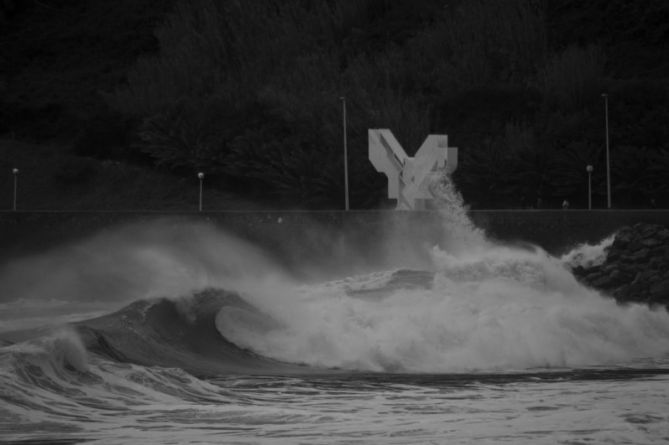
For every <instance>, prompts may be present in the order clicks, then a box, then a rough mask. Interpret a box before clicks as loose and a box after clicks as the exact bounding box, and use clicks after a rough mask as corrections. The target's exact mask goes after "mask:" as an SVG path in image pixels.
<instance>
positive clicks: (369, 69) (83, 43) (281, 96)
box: [0, 0, 669, 208]
mask: <svg viewBox="0 0 669 445" xmlns="http://www.w3.org/2000/svg"><path fill="white" fill-rule="evenodd" d="M0 64H1V65H0V134H6V135H7V136H9V137H16V138H18V139H22V140H30V141H48V142H53V141H57V142H58V145H60V146H62V147H63V152H64V154H63V155H64V156H65V154H66V155H67V156H75V157H77V156H78V157H82V156H83V157H92V158H97V159H100V160H106V159H111V160H114V161H116V162H121V165H140V166H143V167H150V168H154V169H158V170H160V171H161V172H163V173H165V172H167V173H168V175H175V177H184V178H187V179H188V178H191V177H192V174H193V172H196V171H200V170H202V171H206V173H207V178H208V181H209V182H208V183H209V185H210V186H214V185H215V186H216V187H218V188H220V189H221V190H223V191H226V192H232V193H235V194H240V195H243V196H245V197H246V198H248V199H251V200H256V199H260V198H264V199H270V200H271V201H272V203H273V205H274V206H279V207H291V208H295V207H298V208H340V207H341V206H342V205H343V198H342V197H343V188H344V184H343V172H342V170H343V156H342V150H341V140H342V139H341V134H342V128H341V102H340V100H339V97H340V96H346V99H347V107H348V115H347V116H348V120H347V124H348V143H349V161H348V162H349V173H350V190H351V202H352V204H353V207H354V208H370V207H376V206H379V205H381V206H383V205H387V203H385V202H384V200H383V196H384V194H385V178H383V177H382V176H380V175H377V174H376V173H375V172H374V171H373V169H372V168H371V166H370V165H369V162H368V160H367V134H366V132H367V129H368V128H374V127H387V128H391V129H393V132H394V133H395V135H396V136H397V137H398V139H399V140H400V142H401V143H402V144H403V145H404V146H405V148H406V149H407V151H409V152H413V151H414V150H416V148H417V147H418V146H419V145H420V143H421V142H422V140H423V138H424V137H425V135H426V134H427V133H429V132H433V133H436V132H439V133H447V134H449V136H450V141H451V143H452V144H453V145H456V146H458V147H460V150H461V151H460V165H459V168H458V170H457V171H456V174H455V180H456V182H457V185H458V187H459V189H460V190H461V191H462V193H463V195H464V198H465V201H466V202H468V203H469V204H470V205H472V207H474V208H495V207H498V208H499V207H502V208H507V207H534V206H537V205H541V206H543V207H546V206H547V207H558V206H559V205H560V203H561V202H562V201H563V200H564V199H568V200H569V201H570V202H571V203H572V207H578V208H583V207H584V206H585V205H586V203H587V200H586V196H585V192H584V191H585V190H586V187H587V185H586V181H587V176H586V170H585V166H586V165H593V167H594V172H593V176H592V180H593V204H594V206H595V207H600V208H601V207H602V206H603V205H604V203H605V202H606V177H605V152H604V103H603V100H602V96H601V93H602V92H607V93H608V101H609V118H610V136H611V158H612V165H611V169H612V179H613V180H612V183H613V196H614V207H620V208H630V207H635V208H636V207H646V206H649V205H651V203H653V204H652V205H655V206H661V207H666V206H669V181H667V180H666V177H667V176H669V126H667V124H666V123H667V122H669V2H666V1H664V0H647V1H635V0H582V1H578V0H466V1H465V0H413V1H399V0H397V1H389V0H359V1H355V2H352V1H349V0H328V1H324V2H309V1H303V0H254V1H253V2H250V1H249V2H238V1H233V0H170V1H159V0H134V1H133V0H118V1H113V2H112V1H107V0H88V1H86V0H40V1H38V0H22V1H18V0H2V1H0ZM11 157H12V156H11V155H10V154H9V153H5V156H4V159H6V162H7V163H8V164H12V163H15V161H14V160H13V159H10V158H11ZM45 168H48V166H45ZM128 168H130V167H128ZM133 168H134V167H133ZM49 174H51V173H49ZM44 193H48V192H47V191H46V190H45V191H44ZM54 202H55V201H54Z"/></svg>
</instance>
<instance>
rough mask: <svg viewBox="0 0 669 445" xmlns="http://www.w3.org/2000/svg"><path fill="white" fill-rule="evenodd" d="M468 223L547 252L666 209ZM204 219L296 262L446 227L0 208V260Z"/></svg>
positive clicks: (252, 215)
mask: <svg viewBox="0 0 669 445" xmlns="http://www.w3.org/2000/svg"><path fill="white" fill-rule="evenodd" d="M470 217H471V219H472V221H473V222H474V223H475V224H476V225H477V226H478V227H480V228H482V229H484V230H485V231H486V233H487V234H488V235H489V236H490V237H492V238H494V239H497V240H500V241H503V242H529V243H533V244H537V245H539V246H541V247H543V248H544V249H546V250H547V251H549V252H551V253H555V254H559V253H561V252H564V251H566V250H567V249H569V248H570V247H573V246H574V245H576V244H578V243H582V242H596V241H598V240H601V239H602V238H604V237H605V236H607V235H609V234H611V233H613V232H614V231H615V230H617V229H618V228H620V227H623V226H626V225H631V224H634V223H637V222H645V223H657V224H662V225H669V210H634V211H631V210H630V211H625V210H595V211H583V210H490V211H484V210H478V211H472V212H470ZM156 220H162V221H170V224H181V223H186V222H189V221H195V222H206V223H208V224H212V225H214V226H216V227H220V228H223V229H225V230H226V231H228V232H232V233H234V234H236V235H238V236H240V237H242V238H245V239H247V240H250V241H252V242H254V243H256V244H259V245H260V246H262V247H263V248H265V249H267V250H269V251H271V252H275V253H276V254H277V255H278V256H280V257H282V258H287V259H289V260H291V258H292V259H293V260H295V261H297V258H298V257H300V258H302V259H304V256H305V255H308V254H309V253H310V252H318V254H319V255H320V256H321V257H322V256H324V255H330V256H332V257H333V260H334V259H335V257H337V256H340V257H341V256H345V255H346V254H347V249H348V248H349V247H351V246H353V247H355V249H356V250H358V251H359V252H362V254H361V255H362V256H364V254H368V255H376V254H378V253H379V251H380V250H382V251H384V252H385V253H388V250H397V251H398V252H401V251H402V249H405V248H407V247H408V246H409V245H420V244H430V243H432V244H433V245H434V244H435V243H436V242H438V240H439V239H440V236H442V235H443V233H444V231H446V232H447V231H448V227H447V226H446V225H445V224H444V222H443V219H442V217H441V216H440V215H439V214H438V213H435V212H396V211H351V212H341V211H324V212H299V211H298V212H285V211H277V212H203V213H165V212H0V251H1V252H2V253H1V254H0V260H7V259H8V258H12V257H17V256H22V255H26V254H31V253H37V252H39V251H43V250H45V249H49V248H53V247H57V246H58V245H60V244H65V243H68V242H72V241H76V240H79V239H82V238H85V237H87V236H92V235H94V234H96V233H99V232H100V231H105V230H111V229H113V228H114V227H117V226H119V225H127V224H138V223H139V224H141V223H148V222H151V221H156Z"/></svg>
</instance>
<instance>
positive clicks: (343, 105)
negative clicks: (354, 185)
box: [339, 96, 350, 211]
mask: <svg viewBox="0 0 669 445" xmlns="http://www.w3.org/2000/svg"><path fill="white" fill-rule="evenodd" d="M339 100H341V113H342V116H341V120H342V128H343V132H344V209H345V210H346V211H348V210H349V208H350V207H349V200H348V138H347V135H346V97H344V96H341V97H340V98H339Z"/></svg>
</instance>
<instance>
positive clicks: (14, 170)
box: [12, 167, 19, 212]
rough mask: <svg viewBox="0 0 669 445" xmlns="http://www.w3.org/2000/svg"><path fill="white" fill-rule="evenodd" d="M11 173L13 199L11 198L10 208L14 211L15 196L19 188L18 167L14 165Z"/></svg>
mask: <svg viewBox="0 0 669 445" xmlns="http://www.w3.org/2000/svg"><path fill="white" fill-rule="evenodd" d="M12 174H13V175H14V199H13V200H12V210H13V211H15V212H16V196H17V190H18V188H19V169H18V168H16V167H14V168H13V169H12Z"/></svg>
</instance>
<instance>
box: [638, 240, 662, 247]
mask: <svg viewBox="0 0 669 445" xmlns="http://www.w3.org/2000/svg"><path fill="white" fill-rule="evenodd" d="M641 244H642V245H643V246H646V247H655V246H659V245H660V244H662V241H660V240H659V239H657V238H646V239H643V240H641Z"/></svg>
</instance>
